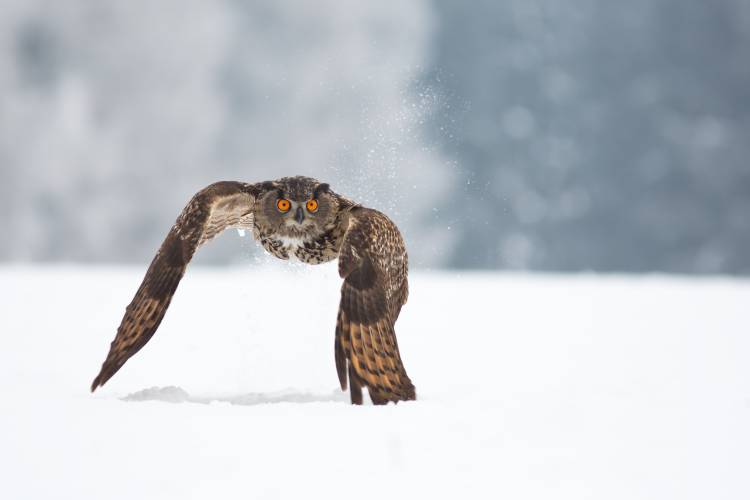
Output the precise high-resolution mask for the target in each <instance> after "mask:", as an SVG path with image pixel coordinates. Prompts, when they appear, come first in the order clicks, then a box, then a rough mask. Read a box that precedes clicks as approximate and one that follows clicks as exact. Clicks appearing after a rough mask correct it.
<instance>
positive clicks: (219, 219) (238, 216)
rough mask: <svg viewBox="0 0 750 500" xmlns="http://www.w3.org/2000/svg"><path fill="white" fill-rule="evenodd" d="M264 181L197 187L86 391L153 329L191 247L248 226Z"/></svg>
mask: <svg viewBox="0 0 750 500" xmlns="http://www.w3.org/2000/svg"><path fill="white" fill-rule="evenodd" d="M263 185H264V184H245V183H242V182H229V181H225V182H217V183H215V184H211V185H210V186H208V187H206V188H205V189H202V190H201V191H199V192H198V193H197V194H196V195H195V196H193V198H192V199H191V200H190V202H189V203H188V204H187V206H186V207H185V209H184V210H183V211H182V213H181V214H180V216H179V217H178V218H177V222H175V224H174V226H172V229H171V230H170V231H169V234H167V237H166V239H165V240H164V242H163V243H162V245H161V248H159V251H158V253H157V254H156V257H154V260H153V261H152V262H151V265H150V266H149V268H148V271H146V276H145V277H144V278H143V282H142V283H141V286H140V287H139V288H138V291H137V292H136V294H135V297H133V300H132V301H131V302H130V305H128V307H127V309H126V310H125V316H124V317H123V318H122V322H121V323H120V327H119V328H118V329H117V335H116V336H115V339H114V340H113V341H112V344H111V345H110V349H109V354H108V355H107V359H105V360H104V363H103V364H102V368H101V371H100V372H99V375H97V376H96V378H95V379H94V382H93V383H92V384H91V390H92V391H94V390H95V389H96V388H97V387H99V386H102V385H104V384H105V383H106V382H107V380H109V379H110V377H112V375H114V374H115V373H117V371H118V370H119V369H120V368H121V367H122V365H123V364H125V362H126V361H127V360H128V359H129V358H130V357H131V356H132V355H134V354H135V353H137V352H138V351H139V350H140V349H141V348H142V347H143V346H144V345H146V342H148V341H149V340H150V339H151V337H152V336H153V335H154V333H156V329H157V328H158V327H159V324H160V323H161V320H162V319H163V318H164V314H165V313H166V312H167V308H168V307H169V303H170V302H171V300H172V296H173V295H174V292H175V290H176V289H177V285H178V284H179V283H180V280H181V279H182V276H183V275H184V274H185V269H186V268H187V265H188V263H189V262H190V260H191V259H192V257H193V254H194V253H195V251H196V250H197V249H198V247H200V246H201V245H202V244H204V243H205V242H207V241H208V240H210V239H212V238H214V237H216V236H217V235H219V233H221V232H222V231H224V230H225V229H227V228H229V227H239V228H252V224H253V217H254V209H255V200H256V199H257V197H258V196H259V194H260V192H261V190H262V189H263V187H262V186H263Z"/></svg>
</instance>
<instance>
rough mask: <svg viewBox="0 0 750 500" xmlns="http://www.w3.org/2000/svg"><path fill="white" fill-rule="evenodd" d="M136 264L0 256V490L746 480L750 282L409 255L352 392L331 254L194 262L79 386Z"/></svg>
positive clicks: (412, 491)
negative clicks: (340, 377)
mask: <svg viewBox="0 0 750 500" xmlns="http://www.w3.org/2000/svg"><path fill="white" fill-rule="evenodd" d="M144 271H145V266H144V267H143V268H140V267H139V268H103V267H101V268H99V267H74V266H55V267H0V303H2V314H0V335H2V337H1V339H2V348H1V349H0V476H2V477H1V478H0V498H3V499H22V498H55V499H58V498H71V499H89V498H92V499H93V498H96V499H103V498H107V499H110V498H123V499H134V498H139V499H142V498H155V499H156V498H158V499H165V498H180V499H184V498H221V499H226V498H300V497H305V498H357V499H362V498H376V497H378V498H383V495H386V496H388V497H390V498H394V497H395V498H511V499H527V498H528V499H556V500H558V499H608V500H611V499H635V498H638V499H644V498H653V499H660V500H661V499H672V498H675V499H706V498H711V499H747V498H750V479H749V478H750V474H748V471H750V364H748V355H749V354H750V335H748V334H749V333H750V332H749V331H748V307H750V282H748V281H743V280H730V279H686V278H669V277H658V276H657V277H646V278H629V277H597V276H572V277H571V276H541V275H531V276H529V275H522V274H448V273H415V274H413V277H412V280H411V285H412V286H411V296H410V300H409V303H408V304H407V305H406V306H405V307H404V310H403V312H402V316H401V319H400V320H399V322H398V323H397V332H398V338H399V344H400V347H401V350H402V355H403V358H404V362H405V364H406V367H407V370H408V372H409V375H410V376H411V378H412V379H413V380H414V382H415V384H416V386H417V393H418V397H419V400H418V401H416V402H409V403H402V404H399V405H395V406H394V405H389V406H387V407H374V406H364V407H354V406H351V405H349V404H348V395H347V394H344V393H341V391H339V390H338V382H337V378H336V371H335V368H334V360H333V328H334V323H335V312H336V307H337V302H338V289H339V286H340V285H339V279H338V277H337V276H336V268H335V264H333V265H330V264H329V265H323V266H319V267H315V268H312V267H301V266H299V265H285V264H284V263H279V265H263V266H262V267H261V269H253V268H252V267H251V266H247V267H239V268H230V269H221V270H216V269H208V268H200V267H193V268H192V269H190V270H189V272H188V274H187V276H186V278H185V280H184V281H183V283H182V285H181V286H180V289H179V290H178V292H177V295H176V296H175V299H174V301H173V304H172V307H171V308H170V310H169V312H168V313H167V316H166V318H165V320H164V322H163V324H162V326H161V328H160V330H159V332H157V334H156V335H155V336H154V338H153V339H152V341H151V342H150V343H149V344H148V345H147V346H146V347H145V348H144V349H143V350H142V351H141V352H140V353H138V354H137V355H136V356H135V357H134V358H132V359H131V360H130V361H129V362H128V363H127V364H126V365H125V366H124V367H123V369H122V370H121V371H120V372H119V373H118V374H117V375H116V376H115V377H114V378H113V379H112V380H111V381H110V382H109V383H108V384H107V385H106V386H105V387H104V388H103V389H100V390H99V391H98V392H96V393H95V394H93V395H92V394H90V393H89V391H88V387H89V384H90V383H91V380H92V379H93V378H94V376H95V375H96V373H97V371H98V369H99V366H100V364H101V362H102V361H103V359H104V357H105V355H106V352H107V349H108V345H109V342H110V341H111V340H112V338H113V336H114V333H115V330H116V328H117V326H118V324H119V321H120V319H121V316H122V313H123V311H124V308H125V306H126V304H127V303H128V302H129V300H130V299H131V297H132V295H133V293H134V292H135V289H136V287H137V286H138V284H139V282H140V279H141V277H142V274H143V272H144Z"/></svg>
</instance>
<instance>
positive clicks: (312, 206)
mask: <svg viewBox="0 0 750 500" xmlns="http://www.w3.org/2000/svg"><path fill="white" fill-rule="evenodd" d="M317 210H318V200H308V201H307V211H308V212H315V211H317Z"/></svg>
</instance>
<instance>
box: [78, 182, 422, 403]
mask: <svg viewBox="0 0 750 500" xmlns="http://www.w3.org/2000/svg"><path fill="white" fill-rule="evenodd" d="M228 228H238V229H246V230H252V233H253V237H254V238H255V239H256V240H258V242H259V243H260V244H261V245H262V246H263V248H265V249H266V250H267V251H268V252H269V253H271V254H272V255H274V256H276V257H278V258H280V259H285V260H288V259H292V258H295V259H298V260H300V261H302V262H306V263H308V264H320V263H322V262H328V261H331V260H333V259H335V258H338V259H339V261H338V271H339V275H340V276H341V278H343V280H344V282H343V284H342V286H341V302H340V304H339V309H338V316H337V319H336V332H335V340H334V358H335V360H336V370H337V372H338V379H339V383H340V384H341V390H342V391H345V390H346V389H347V384H348V387H349V392H350V397H351V402H352V404H362V388H363V387H366V388H367V393H368V394H369V396H370V399H371V400H372V402H373V403H374V404H377V405H380V404H387V403H388V402H389V401H393V402H394V403H395V402H398V401H405V400H414V399H416V392H415V388H414V385H413V384H412V382H411V380H410V379H409V376H408V375H407V374H406V370H405V369H404V365H403V362H402V361H401V355H400V353H399V349H398V343H397V342H396V333H395V330H394V324H395V323H396V319H397V318H398V316H399V313H400V311H401V307H402V306H403V305H404V304H405V303H406V299H407V297H408V295H409V286H408V282H407V272H408V261H407V254H406V248H405V246H404V241H403V239H402V237H401V233H400V232H399V230H398V228H397V227H396V225H395V224H394V223H393V222H392V221H391V220H390V219H389V218H388V217H386V216H385V215H384V214H382V213H381V212H378V211H377V210H373V209H370V208H365V207H363V206H361V205H359V204H357V203H354V202H353V201H351V200H350V199H348V198H346V197H344V196H342V195H339V194H337V193H335V192H334V191H332V190H331V188H330V187H329V185H328V184H325V183H321V182H318V181H317V180H315V179H312V178H309V177H302V176H295V177H284V178H281V179H278V180H275V181H266V182H260V183H257V184H247V183H243V182H231V181H225V182H217V183H215V184H211V185H210V186H208V187H206V188H205V189H202V190H201V191H199V192H198V193H197V194H196V195H195V196H193V198H192V199H191V200H190V201H189V202H188V204H187V206H186V207H185V208H184V209H183V211H182V213H181V214H180V215H179V217H178V218H177V221H176V222H175V224H174V226H172V229H171V230H170V231H169V233H168V234H167V237H166V239H165V240H164V242H163V243H162V245H161V247H160V248H159V251H158V252H157V253H156V256H155V257H154V259H153V261H152V262H151V265H150V266H149V268H148V270H147V271H146V276H145V277H144V278H143V282H142V283H141V286H140V287H139V288H138V290H137V291H136V293H135V297H134V298H133V300H132V302H130V305H128V306H127V308H126V310H125V315H124V317H123V318H122V322H121V323H120V327H119V328H118V329H117V334H116V336H115V339H114V340H113V341H112V343H111V345H110V349H109V354H108V355H107V358H106V359H105V361H104V363H103V364H102V368H101V371H100V372H99V374H98V375H97V376H96V378H95V379H94V382H93V383H92V385H91V391H92V392H93V391H94V390H96V389H97V388H98V387H100V386H102V385H104V384H105V383H106V382H107V381H108V380H109V379H110V378H111V377H112V376H113V375H114V374H115V373H117V371H118V370H119V369H120V368H121V367H122V365H123V364H125V362H126V361H127V360H128V359H129V358H130V357H131V356H133V355H134V354H135V353H137V352H138V351H139V350H140V349H141V348H142V347H143V346H144V345H146V343H147V342H148V341H149V340H150V339H151V337H152V336H153V335H154V333H155V332H156V329H157V328H158V327H159V324H160V323H161V321H162V319H163V318H164V314H165V313H166V312H167V308H168V307H169V303H170V301H171V300H172V296H173V295H174V293H175V290H176V289H177V285H178V284H179V283H180V280H181V279H182V276H183V275H184V274H185V270H186V268H187V265H188V263H189V262H190V260H191V259H192V257H193V254H194V253H195V251H196V250H197V249H198V247H200V246H201V245H203V244H204V243H206V242H207V241H209V240H211V239H212V238H214V237H216V236H217V235H219V233H221V232H222V231H224V230H225V229H228Z"/></svg>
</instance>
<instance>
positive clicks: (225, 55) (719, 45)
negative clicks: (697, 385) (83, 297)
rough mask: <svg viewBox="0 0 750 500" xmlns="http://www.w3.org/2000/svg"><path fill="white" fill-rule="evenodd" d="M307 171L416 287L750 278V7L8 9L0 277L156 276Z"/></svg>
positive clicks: (102, 3) (218, 4)
mask: <svg viewBox="0 0 750 500" xmlns="http://www.w3.org/2000/svg"><path fill="white" fill-rule="evenodd" d="M294 174H304V175H311V176H314V177H317V178H319V179H321V180H325V181H327V182H329V183H330V184H331V185H332V187H333V188H334V189H335V190H337V191H339V192H341V193H343V194H347V195H349V196H351V197H353V198H355V199H357V200H358V201H361V202H363V203H365V204H367V205H369V206H373V207H375V208H379V209H381V210H383V211H385V212H387V213H388V214H389V215H391V216H392V217H393V218H394V219H395V220H396V221H397V223H398V224H399V225H400V227H401V228H402V229H403V231H404V232H405V234H406V238H407V246H408V248H409V251H410V256H411V262H412V263H413V265H414V266H415V267H420V268H430V269H436V268H463V269H528V270H544V271H599V272H668V273H690V274H693V273H701V274H703V273H712V274H714V273H722V274H748V273H750V2H748V1H746V0H712V1H710V2H707V1H705V0H660V1H658V2H654V1H652V0H632V1H630V2H619V3H613V2H605V3H603V2H596V1H594V0H571V1H568V2H558V1H555V0H505V1H489V0H487V1H476V2H463V1H461V0H432V1H428V0H423V1H410V2H398V1H383V0H381V1H378V2H340V1H336V0H319V1H317V2H306V1H302V0H299V1H274V0H264V1H240V0H218V1H214V2H204V1H198V0H160V1H159V2H150V1H145V0H143V1H141V0H137V1H130V2H121V1H115V0H96V1H94V0H57V1H45V0H0V234H2V236H1V237H0V262H61V261H62V262H107V263H111V262H127V263H138V264H143V265H144V266H145V264H146V263H147V262H148V261H149V260H150V259H151V257H152V256H153V254H154V252H155V250H156V249H157V248H158V246H159V244H160V242H161V240H162V238H163V237H164V235H165V234H166V232H167V231H168V229H169V227H170V226H171V224H172V223H173V222H174V219H175V218H176V216H177V214H178V213H179V211H180V210H181V209H182V207H183V206H184V204H185V203H186V202H187V200H188V199H189V198H190V196H192V194H193V193H194V192H196V191H197V190H199V189H200V188H202V187H203V186H205V185H207V184H209V183H211V182H213V181H216V180H224V179H231V180H244V181H248V182H255V181H260V180H266V179H272V178H277V177H281V176H284V175H294ZM256 252H259V250H258V249H256V248H255V245H253V244H251V242H247V240H240V239H239V236H238V235H237V234H236V233H234V232H232V233H228V234H227V235H226V236H225V237H224V238H220V239H218V240H216V242H214V243H212V244H211V245H209V246H208V247H207V248H205V249H204V250H203V251H202V252H201V253H200V254H199V256H198V258H197V260H199V261H200V262H203V263H212V264H223V263H231V262H244V261H246V260H247V256H248V254H253V253H256Z"/></svg>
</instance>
